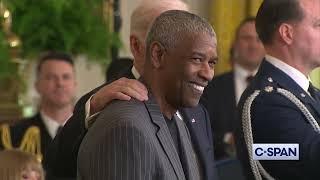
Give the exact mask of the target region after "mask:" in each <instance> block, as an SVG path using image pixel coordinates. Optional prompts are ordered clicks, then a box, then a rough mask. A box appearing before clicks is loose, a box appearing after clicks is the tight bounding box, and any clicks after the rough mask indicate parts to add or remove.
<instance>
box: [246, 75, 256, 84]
mask: <svg viewBox="0 0 320 180" xmlns="http://www.w3.org/2000/svg"><path fill="white" fill-rule="evenodd" d="M253 78H254V76H253V75H248V76H247V77H246V82H247V84H250V83H251V82H252V80H253Z"/></svg>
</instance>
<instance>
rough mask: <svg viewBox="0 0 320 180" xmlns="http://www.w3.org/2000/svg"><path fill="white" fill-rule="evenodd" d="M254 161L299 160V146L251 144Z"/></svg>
mask: <svg viewBox="0 0 320 180" xmlns="http://www.w3.org/2000/svg"><path fill="white" fill-rule="evenodd" d="M252 155H253V159H254V160H299V144H252Z"/></svg>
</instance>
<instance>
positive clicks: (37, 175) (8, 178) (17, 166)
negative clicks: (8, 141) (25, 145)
mask: <svg viewBox="0 0 320 180" xmlns="http://www.w3.org/2000/svg"><path fill="white" fill-rule="evenodd" d="M0 159H1V160H0V179H3V180H44V179H45V178H44V170H43V168H42V165H41V163H40V162H39V161H38V159H37V158H36V156H34V155H32V154H29V153H26V152H22V151H18V150H3V151H0Z"/></svg>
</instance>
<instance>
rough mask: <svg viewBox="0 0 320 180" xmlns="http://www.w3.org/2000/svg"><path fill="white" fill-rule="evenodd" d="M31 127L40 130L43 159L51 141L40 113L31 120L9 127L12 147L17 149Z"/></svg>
mask: <svg viewBox="0 0 320 180" xmlns="http://www.w3.org/2000/svg"><path fill="white" fill-rule="evenodd" d="M31 126H37V127H38V128H39V129H40V139H41V154H42V157H43V158H45V155H46V151H47V149H48V147H49V144H50V143H51V141H52V138H51V136H50V135H49V133H48V130H47V128H46V127H45V125H44V123H43V120H42V118H41V116H40V113H37V114H36V115H35V116H33V117H31V118H28V119H23V120H20V121H18V122H17V123H16V124H14V125H12V126H10V134H11V141H12V145H13V146H14V147H16V148H17V147H19V146H20V144H21V141H22V138H23V137H24V135H25V133H26V131H27V129H28V128H30V127H31ZM43 160H45V159H43Z"/></svg>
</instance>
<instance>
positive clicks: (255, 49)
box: [200, 17, 265, 160]
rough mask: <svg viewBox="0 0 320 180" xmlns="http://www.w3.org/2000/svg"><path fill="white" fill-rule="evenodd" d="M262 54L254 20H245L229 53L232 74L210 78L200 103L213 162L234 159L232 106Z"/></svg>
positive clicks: (233, 108)
mask: <svg viewBox="0 0 320 180" xmlns="http://www.w3.org/2000/svg"><path fill="white" fill-rule="evenodd" d="M264 54H265V52H264V48H263V45H262V43H261V41H260V39H259V38H258V34H257V33H256V28H255V18H253V17H248V18H246V19H244V20H243V21H242V22H241V23H240V25H239V26H238V28H237V30H236V33H235V40H234V43H233V45H232V50H231V52H230V56H231V63H232V66H233V69H232V71H230V72H227V73H224V74H222V75H219V76H216V77H214V78H213V80H212V81H211V82H210V83H209V85H208V87H207V88H206V89H205V91H204V93H203V95H202V97H201V101H200V102H201V103H202V104H203V105H204V106H205V107H206V108H207V110H208V112H209V115H210V120H211V125H212V128H213V130H214V150H215V152H214V154H215V159H216V160H221V159H225V158H228V157H234V156H235V144H234V126H235V124H236V121H237V119H238V117H237V112H236V106H237V104H238V101H239V99H240V96H241V94H242V92H243V91H244V90H245V88H246V87H247V85H248V84H249V81H248V80H250V79H252V78H253V76H254V75H255V73H256V72H257V70H258V67H259V65H260V62H261V60H262V58H263V56H264Z"/></svg>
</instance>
